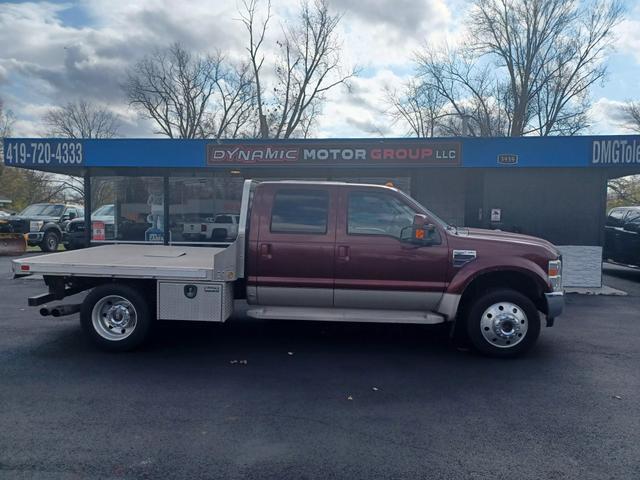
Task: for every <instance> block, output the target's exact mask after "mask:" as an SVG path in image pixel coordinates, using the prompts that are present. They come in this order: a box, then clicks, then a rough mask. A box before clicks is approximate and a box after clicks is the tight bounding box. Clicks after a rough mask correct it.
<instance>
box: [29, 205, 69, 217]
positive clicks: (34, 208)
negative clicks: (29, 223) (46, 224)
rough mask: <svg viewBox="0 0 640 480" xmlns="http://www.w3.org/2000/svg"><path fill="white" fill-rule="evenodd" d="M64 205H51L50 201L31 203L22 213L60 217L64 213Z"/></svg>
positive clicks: (31, 215)
mask: <svg viewBox="0 0 640 480" xmlns="http://www.w3.org/2000/svg"><path fill="white" fill-rule="evenodd" d="M63 210H64V205H51V204H49V203H37V204H35V205H29V206H28V207H27V208H25V209H24V210H23V211H22V212H20V215H21V216H23V217H59V216H60V215H62V211H63Z"/></svg>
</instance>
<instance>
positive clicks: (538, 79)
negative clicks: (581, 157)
mask: <svg viewBox="0 0 640 480" xmlns="http://www.w3.org/2000/svg"><path fill="white" fill-rule="evenodd" d="M622 13H623V9H622V6H621V3H620V1H619V0H603V1H598V2H591V1H583V2H571V1H566V0H475V1H474V5H473V7H472V9H471V14H470V17H469V18H468V38H467V40H466V41H465V42H464V43H463V45H462V46H461V47H459V48H458V49H455V50H449V49H445V51H444V52H442V51H440V52H438V51H435V50H433V49H432V50H427V51H426V52H422V53H420V54H418V75H419V77H420V78H421V80H422V81H423V82H425V83H426V84H427V86H428V87H429V88H433V89H435V90H436V91H437V92H438V94H439V95H441V96H442V97H444V98H446V99H447V101H448V103H449V109H450V111H451V113H454V114H456V115H458V116H459V117H460V118H466V119H467V125H468V126H469V134H471V135H482V136H487V135H491V136H495V135H506V136H521V135H530V134H537V135H558V134H561V135H573V134H575V133H578V132H579V131H581V130H582V129H584V128H585V127H586V126H587V125H588V124H587V111H588V109H589V106H590V102H589V89H590V87H591V86H592V85H593V84H594V83H596V82H598V81H601V80H603V79H604V76H605V73H606V64H605V59H606V55H607V53H608V51H609V48H610V47H611V44H612V40H613V29H614V27H615V26H616V25H617V24H618V22H619V21H620V20H621V18H622ZM451 122H452V123H453V124H454V126H455V125H456V124H458V123H460V122H459V121H458V120H457V119H455V117H453V118H451V119H450V122H449V123H451Z"/></svg>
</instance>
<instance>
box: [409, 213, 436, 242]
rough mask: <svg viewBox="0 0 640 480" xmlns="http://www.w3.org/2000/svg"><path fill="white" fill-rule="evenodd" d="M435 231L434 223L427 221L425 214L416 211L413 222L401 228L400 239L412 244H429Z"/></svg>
mask: <svg viewBox="0 0 640 480" xmlns="http://www.w3.org/2000/svg"><path fill="white" fill-rule="evenodd" d="M435 231H436V227H435V225H433V224H430V223H427V217H426V216H425V215H422V214H420V213H416V214H415V216H414V217H413V224H412V225H411V226H410V227H405V228H403V229H402V241H404V242H407V243H411V244H413V245H431V244H432V243H433V240H434V233H435Z"/></svg>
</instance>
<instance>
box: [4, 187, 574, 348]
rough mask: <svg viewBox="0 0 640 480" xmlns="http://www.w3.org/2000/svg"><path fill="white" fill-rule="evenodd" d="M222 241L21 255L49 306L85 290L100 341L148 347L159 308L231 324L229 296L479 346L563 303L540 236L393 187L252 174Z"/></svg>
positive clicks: (536, 322) (548, 315) (508, 344)
mask: <svg viewBox="0 0 640 480" xmlns="http://www.w3.org/2000/svg"><path fill="white" fill-rule="evenodd" d="M240 211H241V212H242V214H241V221H240V230H239V233H238V236H237V237H236V240H235V241H234V242H233V243H231V245H229V246H228V247H226V248H213V247H212V248H202V247H183V246H181V247H171V246H164V245H148V244H147V245H125V244H122V245H108V246H100V247H94V248H91V249H87V250H84V251H77V252H64V253H61V254H58V255H42V256H38V257H28V258H22V259H19V260H14V261H13V271H14V273H15V274H16V275H27V274H34V273H35V274H38V273H42V274H43V275H44V279H45V281H46V284H47V286H48V287H49V291H48V292H45V293H42V294H41V295H37V296H34V297H31V298H29V305H31V306H36V305H44V304H46V303H49V302H52V301H55V300H62V299H63V298H65V297H67V296H71V295H75V294H76V293H78V292H81V291H84V290H91V291H90V293H89V294H88V295H87V296H86V297H84V300H83V302H82V304H67V305H56V306H53V305H49V306H47V307H43V308H42V309H41V311H40V313H41V314H42V315H45V316H46V315H52V316H62V315H69V314H73V313H77V312H80V321H81V324H82V326H83V328H84V329H85V331H86V333H87V335H88V336H89V337H90V338H91V339H92V340H93V341H94V342H96V344H97V345H99V346H100V347H102V348H105V349H108V350H130V349H132V348H135V347H136V346H138V345H140V344H141V343H142V342H143V341H144V339H145V338H146V337H147V336H148V334H149V332H150V330H151V329H152V328H153V326H154V325H155V323H156V321H158V320H184V321H209V322H224V321H226V320H227V319H228V318H229V317H230V316H231V314H232V312H233V308H234V300H235V299H238V300H241V299H245V300H246V301H247V303H248V304H249V309H248V310H247V311H246V315H247V316H248V317H250V318H257V319H263V320H268V319H279V320H296V321H302V320H312V321H339V322H345V321H347V322H387V323H413V324H444V323H447V322H450V323H451V327H452V331H453V332H454V333H455V334H456V335H458V334H462V335H465V334H466V335H467V337H468V338H469V339H470V340H471V342H472V344H473V345H474V346H475V347H476V348H477V349H478V350H479V351H481V352H483V353H485V354H488V355H494V356H500V357H504V356H514V355H518V354H521V353H523V352H525V351H526V350H528V349H529V348H531V347H532V346H533V345H534V344H535V342H536V341H537V339H538V335H539V333H540V329H541V327H542V326H543V320H544V321H546V325H547V326H551V325H553V322H554V318H556V317H557V316H558V315H560V314H561V312H562V310H563V305H564V296H563V289H562V261H561V259H560V253H559V251H558V249H557V248H556V247H554V246H553V245H552V244H551V243H549V242H547V241H546V240H543V239H540V238H535V237H530V236H526V235H519V234H514V233H507V232H499V231H490V230H480V229H470V228H469V229H467V228H465V229H459V228H456V227H452V226H450V225H447V224H446V223H445V222H444V221H442V220H441V219H439V218H438V217H437V216H436V215H434V214H433V213H432V212H430V211H429V210H427V209H426V208H424V207H423V206H421V205H420V204H419V203H417V202H416V201H415V200H413V199H412V198H410V197H409V196H407V195H406V194H404V193H402V192H401V191H399V190H396V189H395V188H389V187H383V186H379V185H361V184H347V183H339V182H295V181H283V182H274V181H271V182H263V183H258V182H252V181H250V180H247V181H245V184H244V188H243V194H242V205H241V210H240Z"/></svg>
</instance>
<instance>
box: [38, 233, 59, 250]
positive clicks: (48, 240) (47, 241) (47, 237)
mask: <svg viewBox="0 0 640 480" xmlns="http://www.w3.org/2000/svg"><path fill="white" fill-rule="evenodd" d="M59 245H60V237H59V236H58V234H57V233H56V232H55V231H53V230H47V231H46V232H45V233H44V237H42V243H40V250H42V251H43V252H55V251H56V250H58V246H59Z"/></svg>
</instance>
